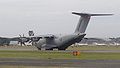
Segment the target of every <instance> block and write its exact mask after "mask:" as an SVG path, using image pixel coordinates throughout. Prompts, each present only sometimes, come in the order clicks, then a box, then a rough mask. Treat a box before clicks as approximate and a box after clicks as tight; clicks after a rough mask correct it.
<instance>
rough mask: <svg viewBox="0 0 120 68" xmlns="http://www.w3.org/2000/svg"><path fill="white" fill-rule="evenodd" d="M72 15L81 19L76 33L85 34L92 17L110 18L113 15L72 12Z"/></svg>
mask: <svg viewBox="0 0 120 68" xmlns="http://www.w3.org/2000/svg"><path fill="white" fill-rule="evenodd" d="M72 14H75V15H79V16H81V18H80V19H79V22H78V25H77V27H76V30H75V33H85V30H86V28H87V25H88V23H89V20H90V18H91V16H109V15H113V14H89V13H76V12H72Z"/></svg>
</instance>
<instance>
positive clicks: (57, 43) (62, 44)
mask: <svg viewBox="0 0 120 68" xmlns="http://www.w3.org/2000/svg"><path fill="white" fill-rule="evenodd" d="M72 14H75V15H78V16H81V17H80V20H79V22H78V25H77V27H76V30H75V32H74V33H72V34H69V35H65V36H56V35H51V34H50V35H41V36H31V39H32V41H34V39H36V40H35V44H34V45H35V46H36V47H37V48H38V50H41V48H44V49H45V50H53V49H54V48H57V49H58V50H66V49H67V48H68V47H69V46H70V45H72V44H75V43H78V42H80V41H81V40H82V39H83V38H84V36H85V35H86V34H85V30H86V28H87V25H88V22H89V20H90V18H91V16H106V15H113V14H89V13H76V12H72Z"/></svg>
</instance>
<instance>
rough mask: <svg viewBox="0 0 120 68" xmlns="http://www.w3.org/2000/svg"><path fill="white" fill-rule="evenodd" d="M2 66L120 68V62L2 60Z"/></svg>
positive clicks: (0, 61) (0, 62)
mask: <svg viewBox="0 0 120 68" xmlns="http://www.w3.org/2000/svg"><path fill="white" fill-rule="evenodd" d="M0 65H12V66H14V65H15V66H39V67H60V68H61V67H68V68H69V67H71V68H120V60H75V59H69V60H68V59H15V58H14V59H13V58H0Z"/></svg>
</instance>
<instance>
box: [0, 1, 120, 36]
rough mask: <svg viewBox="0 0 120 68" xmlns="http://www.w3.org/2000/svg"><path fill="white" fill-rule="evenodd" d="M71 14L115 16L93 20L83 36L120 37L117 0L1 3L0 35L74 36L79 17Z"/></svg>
mask: <svg viewBox="0 0 120 68" xmlns="http://www.w3.org/2000/svg"><path fill="white" fill-rule="evenodd" d="M72 11H76V12H85V13H113V14H115V15H114V16H107V17H92V18H91V20H90V22H89V25H88V27H87V30H86V34H87V35H86V37H102V38H104V37H120V1H119V0H0V36H2V37H14V36H18V35H19V34H23V33H24V34H25V35H27V32H28V31H29V30H33V31H34V32H35V34H36V35H43V34H70V33H73V32H74V30H75V28H76V25H77V23H78V20H79V17H78V16H75V15H72V14H71V12H72Z"/></svg>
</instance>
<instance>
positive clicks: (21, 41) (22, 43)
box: [18, 34, 29, 46]
mask: <svg viewBox="0 0 120 68" xmlns="http://www.w3.org/2000/svg"><path fill="white" fill-rule="evenodd" d="M28 41H29V39H28V38H27V37H25V36H24V34H23V36H21V35H19V40H18V44H20V45H21V46H22V45H26V44H25V43H26V42H28Z"/></svg>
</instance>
